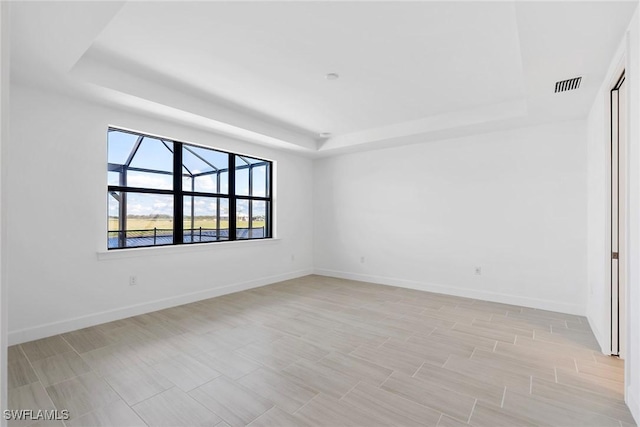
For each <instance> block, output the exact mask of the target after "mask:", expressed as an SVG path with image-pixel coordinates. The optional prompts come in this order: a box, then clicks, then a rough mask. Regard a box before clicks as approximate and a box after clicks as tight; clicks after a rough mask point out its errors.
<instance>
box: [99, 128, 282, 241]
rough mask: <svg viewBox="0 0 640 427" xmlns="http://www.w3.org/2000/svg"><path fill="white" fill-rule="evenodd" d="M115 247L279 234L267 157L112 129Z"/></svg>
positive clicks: (110, 208) (110, 176) (110, 181)
mask: <svg viewBox="0 0 640 427" xmlns="http://www.w3.org/2000/svg"><path fill="white" fill-rule="evenodd" d="M107 145H108V167H107V171H108V172H107V175H108V190H107V197H108V232H107V234H108V235H107V247H108V249H121V248H131V247H143V246H161V245H180V244H193V243H207V242H221V241H233V240H247V239H265V238H270V237H271V236H272V226H271V217H272V209H273V206H272V188H271V183H272V173H273V165H272V162H270V161H268V160H263V159H259V158H255V157H250V156H245V155H241V154H236V153H231V152H226V151H221V150H214V149H211V148H207V147H202V146H198V145H194V144H187V143H184V142H179V141H175V140H170V139H166V138H159V137H155V136H150V135H145V134H141V133H136V132H131V131H127V130H121V129H116V128H109V130H108V138H107Z"/></svg>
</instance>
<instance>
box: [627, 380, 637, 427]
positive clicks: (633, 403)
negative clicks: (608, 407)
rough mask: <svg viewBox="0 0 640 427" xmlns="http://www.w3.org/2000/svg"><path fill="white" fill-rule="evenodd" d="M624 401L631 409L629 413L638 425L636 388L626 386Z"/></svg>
mask: <svg viewBox="0 0 640 427" xmlns="http://www.w3.org/2000/svg"><path fill="white" fill-rule="evenodd" d="M625 402H626V404H627V406H628V407H629V410H630V411H631V415H633V418H634V419H635V420H636V424H638V425H640V396H638V395H637V394H636V390H634V389H632V388H631V387H627V392H626V393H625Z"/></svg>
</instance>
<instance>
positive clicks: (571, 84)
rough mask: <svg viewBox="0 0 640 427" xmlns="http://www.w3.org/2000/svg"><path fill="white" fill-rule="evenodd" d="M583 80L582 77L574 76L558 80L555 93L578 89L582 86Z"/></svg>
mask: <svg viewBox="0 0 640 427" xmlns="http://www.w3.org/2000/svg"><path fill="white" fill-rule="evenodd" d="M581 81H582V77H574V78H572V79H569V80H562V81H560V82H556V90H555V93H558V92H566V91H568V90H574V89H578V88H579V87H580V82H581Z"/></svg>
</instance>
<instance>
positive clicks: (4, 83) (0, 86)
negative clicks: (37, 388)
mask: <svg viewBox="0 0 640 427" xmlns="http://www.w3.org/2000/svg"><path fill="white" fill-rule="evenodd" d="M8 8H9V5H8V3H7V2H0V177H1V176H3V175H4V173H5V170H4V168H3V167H2V161H3V160H4V159H5V158H6V157H5V156H4V153H3V151H4V149H5V148H6V142H7V140H8V134H9V120H8V119H9V39H8V36H9V10H8ZM4 185H5V180H4V178H0V188H2V191H0V195H1V196H2V197H3V196H4V187H3V186H4ZM2 197H0V409H4V408H6V407H7V375H6V373H7V336H8V331H9V327H8V323H9V322H8V312H9V310H8V308H9V304H8V301H7V280H6V279H5V274H6V269H5V268H4V266H3V265H4V257H3V255H4V254H5V253H6V251H5V250H4V249H3V246H4V245H5V241H6V239H4V222H3V214H2V212H3V210H4V209H5V207H6V203H4V201H3V200H2ZM6 424H7V421H6V420H5V419H4V417H2V420H0V426H5V425H6Z"/></svg>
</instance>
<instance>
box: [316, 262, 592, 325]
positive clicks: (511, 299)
mask: <svg viewBox="0 0 640 427" xmlns="http://www.w3.org/2000/svg"><path fill="white" fill-rule="evenodd" d="M314 274H318V275H320V276H329V277H337V278H340V279H350V280H358V281H361V282H370V283H376V284H379V285H388V286H397V287H400V288H408V289H416V290H419V291H427V292H434V293H438V294H445V295H453V296H458V297H466V298H475V299H479V300H484V301H491V302H499V303H503V304H511V305H519V306H523V307H531V308H537V309H540V310H549V311H556V312H561V313H567V314H576V315H579V316H584V315H585V308H584V307H583V306H581V305H579V304H567V303H562V302H557V301H550V300H543V299H538V298H529V297H522V296H518V295H509V294H501V293H497V292H489V291H482V290H477V289H468V288H457V287H453V286H446V285H439V284H435V283H424V282H416V281H413V280H405V279H396V278H392V277H383V276H372V275H368V274H361V273H349V272H344V271H334V270H326V269H322V268H316V269H315V270H314Z"/></svg>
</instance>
